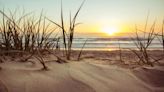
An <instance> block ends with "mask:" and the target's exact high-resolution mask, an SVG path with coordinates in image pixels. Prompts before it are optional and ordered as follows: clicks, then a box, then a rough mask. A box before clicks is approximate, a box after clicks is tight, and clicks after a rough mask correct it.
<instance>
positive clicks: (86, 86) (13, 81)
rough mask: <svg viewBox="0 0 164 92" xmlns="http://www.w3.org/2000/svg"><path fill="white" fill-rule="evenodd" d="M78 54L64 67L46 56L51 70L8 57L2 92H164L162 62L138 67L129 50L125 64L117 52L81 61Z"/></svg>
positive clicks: (89, 54) (1, 77) (87, 54)
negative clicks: (119, 58) (77, 57)
mask: <svg viewBox="0 0 164 92" xmlns="http://www.w3.org/2000/svg"><path fill="white" fill-rule="evenodd" d="M76 53H78V52H77V51H75V52H74V53H73V54H72V60H70V61H68V63H63V64H60V63H57V62H56V58H55V57H54V56H53V55H50V54H49V55H45V56H44V60H45V62H46V65H47V66H48V71H45V70H41V68H42V66H41V64H40V63H39V62H38V61H37V60H35V59H33V58H32V59H30V60H31V61H32V62H35V63H31V62H18V60H19V59H20V58H19V57H15V58H14V59H12V58H7V59H6V61H5V63H1V64H0V67H1V68H2V69H1V70H0V92H164V61H163V60H161V61H160V63H161V64H160V65H158V64H155V66H154V67H150V66H139V65H137V64H135V63H134V62H133V61H134V59H133V58H132V56H134V55H133V54H132V53H131V52H130V51H124V54H123V55H124V56H123V60H124V61H127V62H126V63H124V64H123V63H121V62H120V61H119V60H118V59H117V58H118V55H117V54H118V51H84V52H83V53H82V56H81V60H80V61H77V60H76ZM150 53H151V54H154V55H157V54H158V55H157V56H159V55H160V54H161V53H162V52H161V53H159V51H150ZM155 53H157V54H155ZM58 55H59V54H58ZM12 60H13V61H12ZM128 60H129V61H128Z"/></svg>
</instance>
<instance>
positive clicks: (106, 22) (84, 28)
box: [0, 0, 164, 36]
mask: <svg viewBox="0 0 164 92" xmlns="http://www.w3.org/2000/svg"><path fill="white" fill-rule="evenodd" d="M62 2H63V10H64V15H65V16H64V17H65V20H66V22H68V23H69V21H68V18H69V13H70V12H71V14H72V15H73V14H75V12H76V11H77V9H78V8H79V6H80V4H81V3H82V2H83V0H62ZM60 7H61V0H0V9H3V8H4V9H5V10H8V9H9V10H14V9H17V8H19V9H22V8H24V9H25V10H26V11H27V12H31V11H34V12H35V13H36V14H39V13H40V12H41V10H43V11H44V13H45V15H46V16H47V17H48V18H50V19H52V20H53V21H55V22H60ZM148 13H149V23H148V25H151V24H152V23H153V21H156V22H157V24H158V26H160V24H161V23H162V20H163V19H164V0H86V1H85V3H84V6H83V7H82V9H81V11H80V14H79V16H78V19H77V21H78V22H80V23H82V24H81V25H80V26H78V28H77V29H76V30H77V33H81V34H80V35H82V34H83V35H88V34H90V35H94V36H100V34H104V36H111V35H113V36H114V34H115V35H117V36H118V35H121V34H122V35H125V34H127V33H130V32H132V30H133V28H134V25H138V26H139V27H141V28H142V27H143V26H144V24H145V21H146V17H147V15H148ZM158 26H157V27H158ZM108 31H110V32H108ZM112 31H114V32H113V33H112ZM105 34H106V35H105ZM101 36H102V35H101Z"/></svg>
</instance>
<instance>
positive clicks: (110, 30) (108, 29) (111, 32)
mask: <svg viewBox="0 0 164 92" xmlns="http://www.w3.org/2000/svg"><path fill="white" fill-rule="evenodd" d="M102 31H103V32H105V33H107V34H108V35H114V34H115V33H117V32H118V31H119V30H118V28H116V27H103V28H102Z"/></svg>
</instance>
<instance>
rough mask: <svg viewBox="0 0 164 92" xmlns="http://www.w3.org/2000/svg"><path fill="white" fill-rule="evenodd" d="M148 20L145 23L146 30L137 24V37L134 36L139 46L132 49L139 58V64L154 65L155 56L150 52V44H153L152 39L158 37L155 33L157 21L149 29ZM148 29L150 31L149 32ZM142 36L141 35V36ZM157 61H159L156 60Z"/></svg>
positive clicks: (135, 42) (134, 40)
mask: <svg viewBox="0 0 164 92" xmlns="http://www.w3.org/2000/svg"><path fill="white" fill-rule="evenodd" d="M147 22H148V21H146V24H145V29H144V30H139V29H138V28H137V26H136V32H135V35H136V36H135V37H133V38H132V40H133V42H134V44H135V45H136V47H137V50H132V49H130V50H131V51H132V52H133V53H134V54H135V55H136V56H137V57H138V59H139V61H138V64H140V65H142V64H146V65H150V66H153V63H154V61H153V57H151V56H150V55H149V54H148V49H149V46H150V45H151V43H152V41H153V40H154V38H155V37H156V35H155V34H156V33H155V24H156V23H155V22H154V23H153V25H152V26H151V28H150V29H149V30H148V29H147ZM147 31H148V32H147ZM140 35H141V36H142V37H141V36H140ZM156 62H157V61H156Z"/></svg>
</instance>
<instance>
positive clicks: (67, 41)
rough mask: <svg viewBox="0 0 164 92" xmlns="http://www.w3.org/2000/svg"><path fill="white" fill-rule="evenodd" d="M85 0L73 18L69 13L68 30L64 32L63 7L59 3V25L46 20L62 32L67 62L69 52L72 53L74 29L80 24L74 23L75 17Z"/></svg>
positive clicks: (69, 55)
mask: <svg viewBox="0 0 164 92" xmlns="http://www.w3.org/2000/svg"><path fill="white" fill-rule="evenodd" d="M84 2H85V0H84V1H83V2H82V4H81V5H80V7H79V8H78V10H77V12H76V13H75V15H74V17H73V18H72V16H71V13H70V21H69V29H68V30H66V28H65V25H64V24H65V21H64V16H63V6H62V2H61V24H58V23H56V22H54V21H52V20H50V19H48V18H47V19H48V20H49V21H50V22H52V23H54V24H55V25H56V26H58V27H59V28H60V29H61V31H62V37H63V44H64V52H65V56H66V59H67V60H70V57H71V52H72V43H73V39H74V33H75V27H76V26H78V25H79V24H80V23H77V22H76V19H77V16H78V14H79V12H80V10H81V8H82V6H83V4H84Z"/></svg>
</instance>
